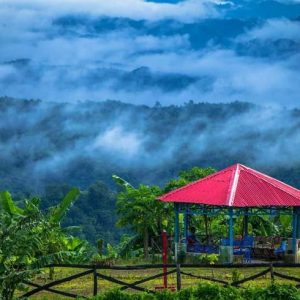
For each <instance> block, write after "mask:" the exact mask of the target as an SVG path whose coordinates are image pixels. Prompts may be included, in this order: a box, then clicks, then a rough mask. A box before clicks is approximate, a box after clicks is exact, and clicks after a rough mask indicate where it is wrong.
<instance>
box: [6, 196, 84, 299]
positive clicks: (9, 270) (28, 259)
mask: <svg viewBox="0 0 300 300" xmlns="http://www.w3.org/2000/svg"><path fill="white" fill-rule="evenodd" d="M1 199H2V201H1V203H2V209H1V210H0V245H1V248H0V295H1V297H2V298H1V299H4V300H10V299H12V297H13V295H14V292H15V290H16V289H17V288H18V287H19V286H20V285H21V282H22V281H23V280H25V279H29V278H30V277H31V276H33V275H35V274H36V273H38V272H39V270H40V268H42V267H43V266H45V265H48V264H50V263H59V262H80V260H81V259H82V258H83V257H86V255H87V243H86V242H84V241H81V240H80V239H79V238H74V237H71V236H67V235H66V234H65V233H64V231H63V230H62V229H61V227H60V225H59V223H54V222H53V219H52V218H51V217H52V214H51V213H50V214H48V215H45V214H43V213H42V212H41V210H40V209H39V204H40V201H39V199H37V198H32V199H30V200H25V202H24V206H25V207H24V209H22V210H21V209H19V208H18V206H17V205H16V204H15V202H14V201H13V199H12V197H11V196H10V194H9V193H8V192H5V193H2V198H1ZM67 203H69V204H70V203H71V201H70V200H68V201H67ZM58 207H60V212H59V214H60V213H61V211H62V210H64V211H65V210H66V209H67V207H68V205H66V203H63V204H62V205H61V206H60V205H59V206H58ZM50 212H54V214H55V209H54V210H50Z"/></svg>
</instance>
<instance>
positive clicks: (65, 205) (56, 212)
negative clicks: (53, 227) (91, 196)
mask: <svg viewBox="0 0 300 300" xmlns="http://www.w3.org/2000/svg"><path fill="white" fill-rule="evenodd" d="M79 194H80V191H79V189H77V188H73V189H71V190H70V191H69V192H68V194H67V195H66V196H65V197H64V198H63V200H62V201H61V202H60V203H59V204H58V205H57V206H56V207H55V208H53V209H52V210H51V214H50V216H49V221H50V222H54V223H58V222H60V221H61V219H62V218H63V216H64V215H65V214H66V211H67V210H68V209H69V208H70V207H71V205H72V204H73V203H74V201H75V200H76V198H78V196H79Z"/></svg>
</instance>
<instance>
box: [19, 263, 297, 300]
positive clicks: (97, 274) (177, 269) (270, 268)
mask: <svg viewBox="0 0 300 300" xmlns="http://www.w3.org/2000/svg"><path fill="white" fill-rule="evenodd" d="M47 267H59V268H73V269H85V271H83V272H79V273H76V274H74V275H71V276H67V277H65V278H62V279H58V280H55V281H52V282H49V283H47V284H44V285H41V284H37V283H34V282H30V281H24V282H23V283H24V284H26V285H28V286H31V287H33V289H32V290H30V291H28V292H26V293H25V294H23V295H22V296H21V297H20V298H28V297H30V296H32V295H34V294H37V293H39V292H41V291H47V292H50V293H55V294H59V295H62V296H65V297H69V298H78V297H81V298H86V297H85V296H82V295H78V294H74V293H70V292H65V291H61V290H58V289H56V288H54V287H56V286H57V285H59V284H62V283H65V282H69V281H72V280H75V279H78V278H81V277H84V276H86V275H91V274H92V275H93V291H92V294H93V295H94V296H96V295H97V294H98V293H99V289H98V279H102V280H106V281H109V282H112V283H115V284H118V285H120V286H121V287H120V289H121V290H126V289H129V288H130V289H133V290H136V291H139V292H147V293H154V292H155V291H153V290H151V289H147V288H144V287H141V286H140V285H141V284H143V283H146V282H149V281H151V280H154V279H157V278H160V277H163V276H165V275H170V274H174V273H176V289H177V290H180V289H181V281H182V277H181V275H184V276H186V277H191V278H195V279H200V280H207V281H211V282H215V283H219V284H222V285H224V286H228V285H232V286H235V287H240V286H241V285H242V284H243V283H245V282H248V281H251V280H255V279H257V278H259V277H262V276H266V275H267V274H270V279H271V281H272V282H273V281H274V280H275V278H276V277H278V278H282V279H286V280H291V281H294V282H296V283H298V285H296V287H297V288H300V284H299V283H300V278H298V277H295V276H290V275H286V274H282V273H280V272H278V271H276V270H275V268H300V264H283V263H262V264H261V263H260V264H222V265H204V264H182V265H179V264H167V265H163V264H144V265H131V266H106V265H83V264H52V265H49V266H47ZM163 267H167V268H168V269H169V270H168V271H167V272H160V273H158V274H155V275H151V276H147V277H145V278H143V279H140V280H137V281H135V282H131V283H128V282H125V281H123V280H120V279H118V278H115V277H112V276H108V275H105V274H102V273H101V270H117V271H133V270H149V269H162V268H163ZM257 267H259V268H266V269H265V270H263V271H260V272H258V273H256V274H254V275H251V276H248V277H245V278H243V279H241V280H236V281H234V282H229V281H225V280H221V279H217V278H214V277H213V276H199V275H196V274H193V273H190V272H187V271H185V269H191V268H193V269H197V268H198V269H205V268H207V269H210V270H211V269H238V268H257Z"/></svg>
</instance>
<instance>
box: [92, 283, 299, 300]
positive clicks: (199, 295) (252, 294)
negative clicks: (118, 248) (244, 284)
mask: <svg viewBox="0 0 300 300" xmlns="http://www.w3.org/2000/svg"><path fill="white" fill-rule="evenodd" d="M93 299H94V300H243V299H247V300H300V292H299V291H298V290H297V289H296V288H295V287H294V286H291V285H275V284H273V285H270V286H268V287H266V288H246V289H239V288H235V287H232V286H228V287H223V286H220V285H217V284H210V283H201V284H199V285H198V286H197V287H196V288H188V289H183V290H181V291H180V292H177V293H176V292H170V291H163V292H158V293H156V294H145V293H144V294H142V293H132V294H129V293H124V292H121V291H120V290H111V291H108V292H106V293H104V294H102V295H99V296H97V297H95V298H93Z"/></svg>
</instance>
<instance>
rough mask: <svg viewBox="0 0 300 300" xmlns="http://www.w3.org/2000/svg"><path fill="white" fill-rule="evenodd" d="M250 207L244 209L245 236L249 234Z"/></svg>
mask: <svg viewBox="0 0 300 300" xmlns="http://www.w3.org/2000/svg"><path fill="white" fill-rule="evenodd" d="M248 211H249V210H248V208H245V210H244V232H243V234H244V237H245V236H247V235H248V223H249V215H248Z"/></svg>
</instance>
